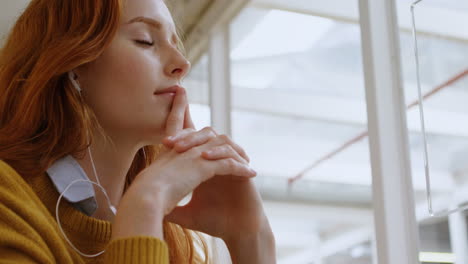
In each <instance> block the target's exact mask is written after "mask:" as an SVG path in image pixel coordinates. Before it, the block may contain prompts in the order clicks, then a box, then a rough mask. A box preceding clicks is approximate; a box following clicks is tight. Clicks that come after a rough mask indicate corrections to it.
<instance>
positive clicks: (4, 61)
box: [0, 0, 275, 263]
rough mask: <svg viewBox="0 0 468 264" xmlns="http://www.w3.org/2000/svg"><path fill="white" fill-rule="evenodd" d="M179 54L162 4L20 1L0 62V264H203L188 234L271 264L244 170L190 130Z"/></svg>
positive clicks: (220, 144)
mask: <svg viewBox="0 0 468 264" xmlns="http://www.w3.org/2000/svg"><path fill="white" fill-rule="evenodd" d="M178 41H179V40H178V38H177V35H176V33H175V26H174V23H173V20H172V18H171V15H170V13H169V11H168V9H167V7H166V5H165V4H164V2H163V0H132V1H123V0H121V1H119V0H100V1H95V0H69V1H63V0H32V1H31V3H30V4H29V6H28V7H27V8H26V10H25V11H24V12H23V14H22V15H21V16H20V17H19V19H18V21H17V22H16V24H15V26H14V27H13V29H12V31H11V33H10V35H9V36H8V38H7V41H6V44H5V46H4V47H3V48H2V50H1V53H0V159H1V160H0V259H1V261H0V262H2V263H89V262H96V263H169V262H170V263H204V262H205V263H206V262H207V261H208V258H207V252H208V251H207V249H206V244H205V243H204V242H203V239H201V237H200V236H197V233H196V232H193V231H191V230H195V231H201V232H204V233H207V234H209V235H212V236H216V237H219V238H222V239H223V240H224V241H225V242H226V245H227V246H228V249H229V251H230V254H231V258H232V260H233V262H234V263H274V262H275V249H274V238H273V235H272V232H271V228H270V225H269V223H268V221H267V218H266V217H265V213H264V211H263V208H262V204H261V199H260V197H259V194H258V192H257V190H256V189H255V187H254V185H253V183H252V179H251V178H252V177H254V176H255V175H256V173H255V172H254V171H253V170H252V169H251V168H250V167H249V164H248V163H249V158H248V156H247V155H246V154H245V152H244V151H243V149H242V148H241V147H239V146H238V145H237V144H235V143H234V142H233V141H232V140H231V139H230V138H229V137H227V136H224V135H218V134H217V133H216V132H215V131H214V130H213V129H211V128H209V127H207V128H204V129H202V130H196V129H195V128H194V127H193V124H192V121H191V118H190V112H189V108H188V103H187V98H186V94H185V90H184V89H183V88H182V87H180V86H178V83H179V81H180V80H181V79H182V78H183V77H184V76H185V74H186V73H187V72H188V70H189V68H190V64H189V62H188V61H187V60H186V59H185V58H184V56H183V55H182V54H181V52H180V51H179V49H178V48H177V44H178ZM192 191H193V195H192V199H191V201H190V202H189V203H188V204H187V205H185V206H183V207H178V206H177V204H178V202H179V201H180V200H181V199H182V198H183V197H184V196H186V195H187V194H188V193H190V192H192ZM111 230H112V231H111ZM196 242H200V244H196ZM197 245H199V246H200V247H201V249H202V251H203V252H204V255H205V257H203V256H201V254H200V253H199V252H200V250H197ZM101 253H103V254H101Z"/></svg>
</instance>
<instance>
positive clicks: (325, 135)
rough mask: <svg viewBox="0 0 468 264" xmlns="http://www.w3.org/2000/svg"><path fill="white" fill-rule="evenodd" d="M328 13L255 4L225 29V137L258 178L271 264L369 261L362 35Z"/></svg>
mask: <svg viewBox="0 0 468 264" xmlns="http://www.w3.org/2000/svg"><path fill="white" fill-rule="evenodd" d="M341 2H342V3H343V4H344V6H352V8H350V9H349V12H351V13H352V15H354V16H355V15H356V11H357V7H358V2H357V1H341ZM332 9H333V8H330V5H328V6H327V5H326V4H324V3H320V2H318V1H273V0H269V1H253V3H252V4H251V5H250V6H249V7H247V8H246V9H244V10H243V11H242V12H241V13H240V14H239V16H238V17H237V18H236V19H235V20H234V21H233V22H232V24H231V42H232V43H231V60H232V64H231V71H232V87H233V91H232V98H233V102H232V107H233V109H232V127H233V138H234V140H235V141H236V142H238V143H239V144H240V145H241V146H243V147H244V148H245V150H246V151H247V153H248V154H249V156H250V158H251V164H252V167H253V168H255V169H256V170H257V172H258V176H257V177H256V184H257V186H258V188H259V190H260V192H261V194H262V197H263V199H264V206H265V210H266V212H267V215H268V217H269V221H270V223H271V225H272V228H273V232H274V233H275V238H276V243H277V254H278V256H277V258H278V263H304V264H305V263H326V264H338V263H366V264H367V263H372V247H371V245H372V243H371V237H372V236H373V224H372V208H371V188H370V187H371V170H370V160H369V150H368V142H367V138H366V137H360V136H361V135H363V133H365V132H366V129H367V128H366V127H367V120H366V105H365V95H364V80H363V79H364V78H363V69H362V58H361V41H360V39H361V38H360V30H359V25H358V20H357V19H355V20H354V21H352V22H351V21H349V20H347V19H331V18H330V17H333V16H332V15H331V14H330V11H331V10H332ZM356 137H359V138H356ZM343 146H345V147H343ZM341 147H343V148H342V150H339V151H336V152H335V150H337V149H339V148H341ZM332 153H334V154H333V155H331V154H332ZM328 155H331V157H330V158H328V159H327V158H326V157H327V156H328ZM322 159H323V162H320V163H319V164H318V165H316V166H315V167H314V168H309V167H310V166H311V165H313V164H315V163H317V162H318V161H320V160H322ZM301 172H304V173H302V174H301ZM298 175H302V176H299V177H298ZM290 182H292V183H291V184H289V183H290Z"/></svg>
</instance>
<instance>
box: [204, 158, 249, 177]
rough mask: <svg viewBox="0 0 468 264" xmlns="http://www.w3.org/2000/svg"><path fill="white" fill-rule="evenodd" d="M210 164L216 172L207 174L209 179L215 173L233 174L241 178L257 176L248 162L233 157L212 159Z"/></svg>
mask: <svg viewBox="0 0 468 264" xmlns="http://www.w3.org/2000/svg"><path fill="white" fill-rule="evenodd" d="M208 166H212V170H213V172H214V173H213V174H207V175H208V179H209V178H210V176H213V175H232V176H238V177H241V178H253V177H255V176H257V172H255V171H254V170H253V169H251V168H250V167H249V166H248V165H247V164H245V163H242V162H238V161H237V160H235V159H233V158H227V159H220V160H210V161H209V164H208ZM208 179H204V180H208Z"/></svg>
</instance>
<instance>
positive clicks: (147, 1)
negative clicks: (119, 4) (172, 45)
mask: <svg viewBox="0 0 468 264" xmlns="http://www.w3.org/2000/svg"><path fill="white" fill-rule="evenodd" d="M135 17H147V18H151V19H154V20H156V21H158V22H159V23H161V25H162V26H163V28H164V29H166V30H168V31H172V32H175V25H174V21H173V19H172V16H171V13H170V12H169V9H168V8H167V6H166V4H165V3H164V1H163V0H126V1H124V6H123V14H122V19H123V21H122V22H123V23H126V22H128V21H130V20H131V19H133V18H135Z"/></svg>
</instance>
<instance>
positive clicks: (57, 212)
mask: <svg viewBox="0 0 468 264" xmlns="http://www.w3.org/2000/svg"><path fill="white" fill-rule="evenodd" d="M77 182H90V183H92V184H94V185H97V186H98V187H99V188H101V190H102V192H103V193H104V196H105V197H106V199H107V203H108V205H109V206H112V205H111V203H110V199H109V196H107V193H106V190H104V188H103V187H102V186H101V185H99V184H97V183H95V182H93V181H90V180H85V179H78V180H74V181H72V182H71V183H70V184H68V186H67V187H66V188H65V190H64V191H63V192H62V193H61V194H60V196H59V198H58V200H57V204H56V205H55V219H56V220H57V224H58V226H59V229H60V232H61V233H62V235H63V237H64V238H65V240H66V241H67V242H68V244H69V245H70V246H71V247H72V248H73V249H74V250H75V251H76V252H78V254H80V255H82V256H84V257H88V258H94V257H97V256H99V255H101V254H102V253H104V251H105V250H103V251H101V252H98V253H96V254H86V253H83V252H81V251H80V250H79V249H78V248H76V247H75V246H74V245H73V243H72V242H71V241H70V240H69V239H68V237H67V235H66V234H65V232H64V231H63V229H62V225H61V224H60V216H59V204H60V200H61V199H62V197H63V195H64V194H65V192H66V191H68V189H70V187H71V186H72V185H73V184H75V183H77Z"/></svg>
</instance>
